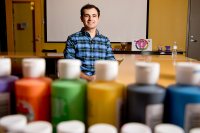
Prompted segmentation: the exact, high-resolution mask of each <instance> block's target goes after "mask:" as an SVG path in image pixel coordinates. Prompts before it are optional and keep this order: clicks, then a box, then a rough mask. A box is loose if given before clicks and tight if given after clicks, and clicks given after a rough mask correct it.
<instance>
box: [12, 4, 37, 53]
mask: <svg viewBox="0 0 200 133" xmlns="http://www.w3.org/2000/svg"><path fill="white" fill-rule="evenodd" d="M34 8H35V7H34V2H30V1H29V2H13V30H14V52H15V53H16V54H18V53H28V54H34V53H35V51H36V50H35V36H34V35H35V21H34V18H35V11H34Z"/></svg>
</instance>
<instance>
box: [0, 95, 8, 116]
mask: <svg viewBox="0 0 200 133" xmlns="http://www.w3.org/2000/svg"><path fill="white" fill-rule="evenodd" d="M8 114H10V93H0V117H2V116H5V115H8Z"/></svg>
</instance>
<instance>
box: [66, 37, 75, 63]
mask: <svg viewBox="0 0 200 133" xmlns="http://www.w3.org/2000/svg"><path fill="white" fill-rule="evenodd" d="M74 45H75V43H74V41H73V39H72V38H71V37H70V36H69V37H68V38H67V41H66V46H65V49H64V52H63V53H64V57H65V58H66V59H75V46H74Z"/></svg>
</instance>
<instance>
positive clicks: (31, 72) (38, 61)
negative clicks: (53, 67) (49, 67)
mask: <svg viewBox="0 0 200 133" xmlns="http://www.w3.org/2000/svg"><path fill="white" fill-rule="evenodd" d="M22 69H23V76H24V77H27V78H38V77H44V76H45V69H46V62H45V59H43V58H25V59H23V60H22Z"/></svg>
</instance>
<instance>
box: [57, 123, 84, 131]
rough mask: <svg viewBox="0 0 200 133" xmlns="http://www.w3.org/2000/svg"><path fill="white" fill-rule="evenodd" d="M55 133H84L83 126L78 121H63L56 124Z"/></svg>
mask: <svg viewBox="0 0 200 133" xmlns="http://www.w3.org/2000/svg"><path fill="white" fill-rule="evenodd" d="M57 133H85V125H84V123H83V122H81V121H78V120H70V121H63V122H60V123H59V124H58V126H57Z"/></svg>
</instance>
